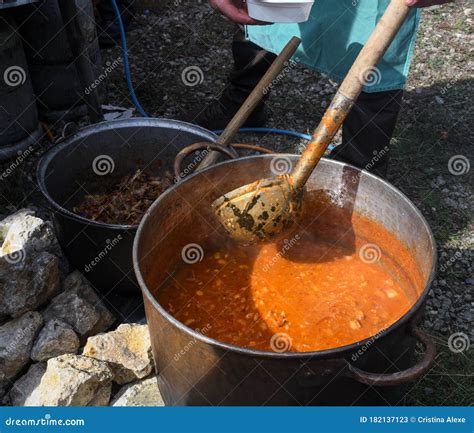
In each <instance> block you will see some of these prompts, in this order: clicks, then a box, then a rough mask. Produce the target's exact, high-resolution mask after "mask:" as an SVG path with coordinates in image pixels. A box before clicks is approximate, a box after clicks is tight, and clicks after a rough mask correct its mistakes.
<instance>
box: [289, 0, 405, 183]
mask: <svg viewBox="0 0 474 433" xmlns="http://www.w3.org/2000/svg"><path fill="white" fill-rule="evenodd" d="M409 12H410V8H409V7H408V6H407V5H406V3H405V0H392V1H391V2H390V4H389V5H388V7H387V9H386V11H385V13H384V14H383V16H382V17H381V18H380V20H379V22H378V23H377V25H376V26H375V29H374V30H373V32H372V34H371V35H370V37H369V39H368V40H367V42H366V44H365V45H364V47H363V48H362V50H361V51H360V53H359V55H358V56H357V58H356V60H355V61H354V63H353V65H352V67H351V68H350V69H349V72H348V73H347V75H346V77H345V78H344V81H343V82H342V83H341V85H340V87H339V90H338V92H337V93H336V95H335V96H334V98H333V100H332V101H331V104H330V106H329V107H328V109H327V110H326V113H325V114H324V116H323V118H322V119H321V122H320V123H319V125H318V127H317V128H316V129H315V131H314V132H313V135H312V137H311V141H310V142H309V143H308V145H307V147H306V149H305V151H304V152H303V154H302V155H301V158H300V159H299V161H298V163H297V164H296V166H295V169H294V170H293V173H292V178H293V183H294V187H295V188H301V187H302V186H304V184H305V183H306V181H307V180H308V178H309V176H310V175H311V173H312V172H313V170H314V168H315V167H316V165H317V164H318V162H319V160H320V159H321V157H322V156H323V155H324V152H325V151H326V149H327V147H328V146H329V144H330V143H331V140H332V139H333V137H334V135H336V133H337V131H338V130H339V128H340V127H341V125H342V122H343V121H344V119H345V118H346V116H347V114H348V113H349V111H350V109H351V108H352V106H353V105H354V102H355V100H356V99H357V97H358V96H359V94H360V93H361V92H362V89H363V88H364V85H370V84H375V83H377V82H380V80H381V78H382V77H381V73H380V71H379V70H378V69H377V68H376V65H377V64H378V62H379V61H380V59H381V58H382V57H383V55H384V54H385V52H386V51H387V48H388V47H389V46H390V44H391V42H392V41H393V38H394V37H395V35H396V34H397V33H398V30H399V29H400V27H401V26H402V24H403V22H404V21H405V18H406V17H407V15H408V13H409Z"/></svg>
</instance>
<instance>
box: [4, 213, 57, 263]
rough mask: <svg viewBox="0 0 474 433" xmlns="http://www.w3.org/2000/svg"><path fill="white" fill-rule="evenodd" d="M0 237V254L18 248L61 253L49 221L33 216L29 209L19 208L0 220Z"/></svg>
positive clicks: (27, 250)
mask: <svg viewBox="0 0 474 433" xmlns="http://www.w3.org/2000/svg"><path fill="white" fill-rule="evenodd" d="M0 238H1V239H3V245H2V248H1V249H0V255H5V254H9V253H11V252H13V251H17V250H20V249H21V250H24V251H25V252H27V253H29V252H34V251H36V252H41V251H46V252H49V253H51V254H54V255H56V256H60V255H62V253H61V248H60V247H59V244H58V241H57V239H56V236H55V234H54V230H53V227H52V225H51V223H50V222H49V221H43V220H42V219H41V218H37V217H35V212H34V211H33V210H31V209H21V210H19V211H18V212H16V213H14V214H12V215H10V216H8V217H7V218H5V219H3V220H2V221H0Z"/></svg>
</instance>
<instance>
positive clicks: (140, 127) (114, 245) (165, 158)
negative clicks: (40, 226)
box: [37, 119, 217, 295]
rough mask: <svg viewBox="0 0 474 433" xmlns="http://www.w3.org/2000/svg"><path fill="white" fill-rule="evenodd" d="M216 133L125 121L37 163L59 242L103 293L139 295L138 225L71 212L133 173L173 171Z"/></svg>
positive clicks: (95, 128) (100, 127)
mask: <svg viewBox="0 0 474 433" xmlns="http://www.w3.org/2000/svg"><path fill="white" fill-rule="evenodd" d="M216 139H217V137H216V135H214V134H213V133H211V132H209V131H207V130H205V129H203V128H200V127H198V126H194V125H190V124H188V123H184V122H179V121H175V120H165V119H127V120H118V121H113V122H104V123H99V124H96V125H92V126H89V127H87V128H84V129H82V130H80V131H79V132H78V133H77V134H75V135H73V136H72V137H71V138H69V139H67V140H66V141H64V142H63V143H61V144H59V145H57V146H55V147H53V148H52V149H51V150H50V151H48V152H47V153H46V154H45V155H44V156H43V158H42V159H41V161H40V163H39V165H38V172H37V176H38V183H39V186H40V188H41V191H42V193H43V194H44V196H45V197H46V199H47V200H48V201H49V203H50V205H51V208H52V211H53V221H54V224H55V227H56V230H57V233H58V237H59V241H60V243H61V246H62V248H63V249H64V251H65V253H66V255H67V256H68V258H69V260H70V262H71V263H72V264H73V265H74V266H75V267H76V268H77V269H79V270H80V271H81V272H83V273H84V275H85V276H86V277H87V278H88V279H89V281H91V282H92V283H93V285H94V286H95V288H96V289H97V290H99V291H101V292H102V293H103V294H105V295H107V294H114V293H135V294H137V295H139V294H140V289H139V288H138V284H137V282H136V279H135V275H134V273H133V264H132V245H133V239H134V237H135V233H136V230H137V227H138V225H120V224H103V223H99V222H94V221H91V220H88V219H86V218H83V217H81V216H80V215H77V214H75V213H74V212H73V208H74V206H76V205H77V204H78V203H79V202H80V201H81V199H82V197H83V196H84V195H85V194H87V193H88V192H95V191H94V189H95V188H97V187H99V186H100V185H101V184H102V183H103V182H107V181H108V179H109V178H110V177H111V176H113V178H114V179H120V178H121V177H123V176H125V175H128V174H130V173H134V172H135V171H136V170H137V169H141V170H144V171H146V172H148V173H149V174H158V173H162V171H163V170H170V171H171V172H172V170H173V161H174V159H175V156H176V154H177V153H178V152H179V151H180V150H181V149H182V148H183V147H185V146H188V145H190V144H192V143H196V142H199V141H211V142H213V141H215V140H216Z"/></svg>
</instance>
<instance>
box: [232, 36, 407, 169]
mask: <svg viewBox="0 0 474 433" xmlns="http://www.w3.org/2000/svg"><path fill="white" fill-rule="evenodd" d="M232 51H233V55H234V70H233V72H232V73H231V77H230V81H231V86H230V89H229V90H228V92H227V93H228V94H229V95H230V96H231V97H232V98H234V99H235V100H238V101H240V103H242V102H243V101H244V100H245V97H246V96H247V95H248V94H249V93H250V92H251V91H252V89H253V88H254V87H255V85H256V84H257V83H258V81H259V80H260V78H261V77H262V76H263V74H265V72H266V71H267V69H268V67H269V65H270V64H271V63H272V62H273V60H274V59H275V55H274V54H272V53H269V52H267V51H265V50H263V49H262V48H260V47H259V46H257V45H255V44H254V43H252V42H248V41H245V40H243V38H242V35H237V37H236V38H235V39H234V41H233V44H232ZM402 94H403V91H402V90H392V91H386V92H376V93H366V92H362V93H361V95H360V96H359V98H358V99H357V101H356V104H355V106H354V107H353V108H352V110H351V112H350V113H349V115H348V116H347V118H346V120H345V121H344V124H343V129H342V144H341V145H340V146H338V147H336V148H335V149H334V150H333V151H332V153H331V157H333V158H335V159H338V160H341V161H344V162H347V163H349V164H353V165H355V166H357V167H359V168H363V169H366V170H367V171H371V172H373V173H374V174H377V175H379V176H385V175H386V173H387V168H388V159H389V154H390V139H391V137H392V134H393V131H394V129H395V125H396V123H397V118H398V113H399V111H400V104H401V100H402Z"/></svg>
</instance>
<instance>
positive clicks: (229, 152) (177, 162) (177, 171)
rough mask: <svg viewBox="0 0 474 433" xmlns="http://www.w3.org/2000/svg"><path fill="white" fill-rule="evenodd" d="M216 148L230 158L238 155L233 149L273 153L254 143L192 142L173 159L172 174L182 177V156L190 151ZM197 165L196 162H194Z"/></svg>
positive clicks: (178, 178)
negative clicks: (226, 144) (226, 145)
mask: <svg viewBox="0 0 474 433" xmlns="http://www.w3.org/2000/svg"><path fill="white" fill-rule="evenodd" d="M203 149H206V150H209V149H210V150H216V151H218V152H221V153H223V154H225V155H226V156H227V157H229V158H230V159H235V158H238V157H239V154H238V153H237V152H236V151H235V149H246V150H253V151H254V152H260V153H267V154H270V153H275V152H273V151H272V150H270V149H266V148H265V147H261V146H256V145H255V144H240V143H239V144H231V145H230V146H229V147H225V146H222V145H221V144H218V143H211V142H201V143H194V144H191V145H189V146H186V147H185V148H183V149H181V150H180V151H179V152H178V154H177V155H176V158H175V159H174V166H173V168H174V176H175V179H176V180H180V179H182V178H183V177H184V176H182V174H183V173H182V172H181V163H182V162H183V160H184V158H186V157H187V156H188V155H189V154H190V153H192V152H196V150H203ZM196 165H197V164H196Z"/></svg>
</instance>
